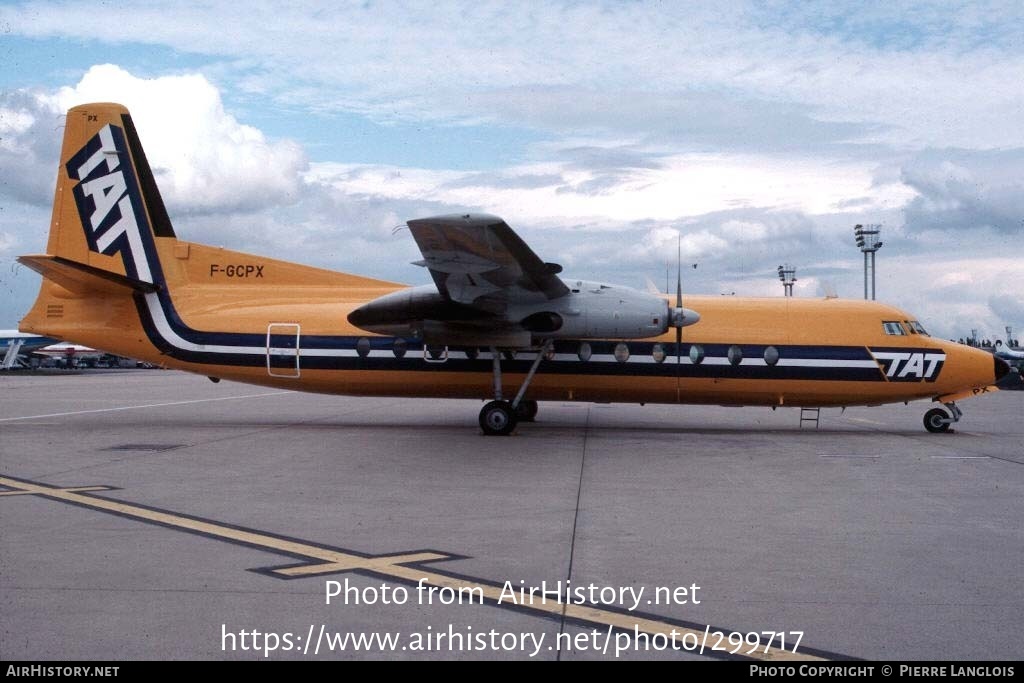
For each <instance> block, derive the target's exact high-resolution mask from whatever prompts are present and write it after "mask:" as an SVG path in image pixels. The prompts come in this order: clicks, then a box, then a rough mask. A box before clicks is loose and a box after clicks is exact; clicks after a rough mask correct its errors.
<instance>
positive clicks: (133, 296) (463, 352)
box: [19, 103, 1007, 434]
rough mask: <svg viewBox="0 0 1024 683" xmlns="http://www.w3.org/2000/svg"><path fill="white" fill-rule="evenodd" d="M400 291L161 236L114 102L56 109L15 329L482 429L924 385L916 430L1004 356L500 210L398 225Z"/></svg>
mask: <svg viewBox="0 0 1024 683" xmlns="http://www.w3.org/2000/svg"><path fill="white" fill-rule="evenodd" d="M407 225H408V228H409V230H410V232H411V233H412V237H413V238H414V239H415V240H416V244H417V245H418V246H419V249H420V252H421V253H422V256H423V259H422V260H421V261H418V262H417V265H421V266H424V267H426V268H427V269H428V270H429V271H430V275H431V277H432V278H433V284H432V285H426V286H419V287H407V286H404V285H400V284H396V283H392V282H385V281H382V280H375V279H371V278H367V277H361V276H358V275H352V274H348V273H340V272H333V271H328V270H322V269H318V268H311V267H308V266H302V265H298V264H293V263H287V262H284V261H280V260H275V259H271V258H266V257H263V256H254V255H250V254H242V253H239V252H234V251H229V250H226V249H221V248H214V247H210V246H205V245H202V244H196V243H192V242H186V241H184V240H180V239H178V238H177V237H176V236H175V234H174V230H173V229H172V227H171V222H170V219H169V218H168V215H167V211H166V210H165V208H164V204H163V201H162V200H161V198H160V193H159V191H158V190H157V186H156V183H155V181H154V178H153V173H152V171H151V169H150V167H149V164H148V163H147V161H146V157H145V154H144V153H143V150H142V145H141V143H140V141H139V137H138V134H137V133H136V130H135V127H134V125H133V123H132V119H131V117H130V116H129V114H128V111H127V110H126V109H125V108H124V107H122V106H120V105H116V104H107V103H102V104H87V105H82V106H78V107H75V108H73V109H71V110H70V111H69V112H68V115H67V125H66V129H65V133H64V143H63V148H62V151H61V159H60V167H59V171H58V177H57V187H56V194H55V199H54V207H53V219H52V222H51V225H50V235H49V242H48V244H47V249H46V252H47V253H46V254H44V255H33V256H23V257H21V258H20V259H19V261H20V262H21V263H23V264H25V265H26V266H28V267H29V268H32V269H33V270H35V271H37V272H39V273H40V274H41V275H42V276H43V283H42V286H41V288H40V291H39V296H38V298H37V300H36V302H35V305H34V306H33V307H32V310H31V311H29V313H28V314H27V315H26V316H25V319H24V320H22V321H21V325H20V328H21V330H22V331H25V332H34V333H37V334H45V335H48V336H51V337H57V338H60V339H67V340H69V341H73V342H76V343H79V344H86V345H89V346H93V347H95V348H101V349H104V350H106V351H109V352H112V353H115V354H118V355H122V356H128V357H132V358H138V359H141V360H146V361H149V362H152V363H156V364H160V365H163V366H166V367H170V368H178V369H182V370H188V371H191V372H197V373H201V374H203V375H206V376H208V377H210V378H213V379H220V378H224V379H231V380H236V381H240V382H250V383H254V384H263V385H269V386H274V387H282V388H287V389H299V390H308V391H315V392H322V393H329V394H350V395H364V396H415V397H434V398H479V399H485V400H488V399H489V402H487V403H486V404H485V405H484V407H483V409H482V410H481V411H480V416H479V422H480V427H481V429H482V430H483V432H484V433H485V434H508V433H510V432H512V431H513V429H515V427H516V425H517V423H518V422H521V421H527V420H533V418H534V416H535V414H536V412H537V401H538V400H542V401H543V400H558V401H601V402H637V403H646V402H654V403H680V404H688V403H694V404H697V403H704V404H721V405H748V406H753V405H759V406H804V407H823V406H852V405H878V404H884V403H893V402H906V401H912V400H917V399H930V400H932V401H936V402H938V403H939V404H944V405H945V406H946V408H947V409H948V410H947V409H943V408H941V407H936V408H933V409H932V410H929V411H928V412H927V414H926V415H925V418H924V423H925V426H926V427H927V428H928V430H930V431H933V432H935V431H946V430H948V429H949V425H950V424H952V423H953V422H956V421H958V420H959V419H960V416H961V412H960V410H959V408H958V407H957V405H956V401H958V400H960V399H963V398H966V397H969V396H973V395H976V394H979V393H984V392H987V391H991V390H992V389H991V388H990V386H991V385H992V384H993V383H994V382H995V381H996V380H998V379H999V378H1000V377H1001V376H1002V375H1004V374H1005V373H1006V372H1007V366H1006V363H1004V362H1003V361H1002V360H999V359H994V358H993V357H992V355H991V354H988V353H985V352H983V351H979V350H977V349H972V348H969V347H967V346H963V345H960V344H955V343H951V342H946V341H942V340H939V339H935V338H933V337H931V336H929V335H928V334H927V333H926V332H925V330H924V328H923V327H922V326H921V325H920V324H919V323H918V322H917V321H916V320H915V319H914V317H913V316H911V315H908V314H907V313H904V312H903V311H900V310H898V309H895V308H892V307H890V306H884V305H881V304H877V303H874V302H866V301H847V300H840V299H822V300H807V299H795V298H777V299H747V298H739V297H697V296H687V297H686V306H685V307H684V306H683V300H682V296H681V292H680V291H679V287H678V285H677V292H676V295H675V297H674V299H673V298H672V297H670V296H660V295H656V294H651V293H648V292H644V291H638V290H634V289H630V288H627V287H620V286H615V285H607V284H603V283H599V282H587V281H582V280H573V279H569V278H566V277H561V276H560V272H561V267H560V266H558V265H557V264H554V263H545V262H544V261H542V260H541V259H540V258H539V257H538V256H537V255H536V254H535V253H534V252H533V251H532V250H531V249H530V247H529V246H527V245H526V243H525V242H523V240H522V239H520V237H519V236H518V235H517V234H516V233H515V232H513V231H512V229H511V228H509V226H508V225H506V224H505V222H504V221H502V220H501V219H500V218H497V217H494V216H488V215H481V214H467V215H449V216H437V217H433V218H420V219H416V220H410V221H408V223H407Z"/></svg>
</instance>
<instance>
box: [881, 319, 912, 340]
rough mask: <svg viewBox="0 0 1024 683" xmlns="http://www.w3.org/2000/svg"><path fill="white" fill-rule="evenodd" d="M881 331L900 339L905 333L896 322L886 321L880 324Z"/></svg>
mask: <svg viewBox="0 0 1024 683" xmlns="http://www.w3.org/2000/svg"><path fill="white" fill-rule="evenodd" d="M882 329H884V330H885V333H886V334H888V335H891V336H894V337H902V336H904V335H906V334H907V333H906V331H904V329H903V325H900V324H899V321H896V320H886V321H883V322H882Z"/></svg>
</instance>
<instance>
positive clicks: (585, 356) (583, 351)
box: [576, 342, 591, 363]
mask: <svg viewBox="0 0 1024 683" xmlns="http://www.w3.org/2000/svg"><path fill="white" fill-rule="evenodd" d="M590 354H591V350H590V344H589V343H588V342H580V350H579V351H577V352H576V355H577V356H579V359H580V360H581V361H583V362H584V363H586V362H587V361H588V360H590Z"/></svg>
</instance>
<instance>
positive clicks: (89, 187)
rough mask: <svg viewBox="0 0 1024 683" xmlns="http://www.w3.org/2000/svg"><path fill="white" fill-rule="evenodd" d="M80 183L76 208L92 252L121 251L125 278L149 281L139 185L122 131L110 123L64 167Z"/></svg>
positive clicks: (151, 279)
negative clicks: (141, 225) (126, 275)
mask: <svg viewBox="0 0 1024 683" xmlns="http://www.w3.org/2000/svg"><path fill="white" fill-rule="evenodd" d="M66 168H67V172H68V176H69V177H70V178H72V179H74V180H78V181H80V182H79V183H78V185H76V186H75V188H74V195H75V204H76V205H77V206H78V215H79V218H81V220H82V227H83V228H84V229H85V236H86V239H87V240H88V242H89V248H90V249H91V250H92V251H96V252H99V253H101V254H105V255H107V256H113V255H114V254H116V253H118V252H122V256H123V258H124V265H125V270H126V271H127V274H128V276H129V277H133V278H136V279H138V280H142V281H143V282H147V283H152V282H153V275H152V272H151V271H150V268H149V264H148V263H147V259H146V258H145V253H146V251H145V245H144V244H143V237H142V232H141V230H140V222H144V221H145V214H144V213H143V212H142V199H141V196H140V194H139V188H138V183H137V182H136V179H135V173H134V170H133V169H132V166H131V160H130V159H129V157H128V153H127V151H126V145H125V138H124V132H123V131H122V130H121V129H120V128H118V127H117V126H112V125H110V124H109V123H108V124H107V125H105V126H103V128H101V129H100V131H99V132H98V133H97V134H96V135H94V136H93V137H92V139H91V140H89V142H87V143H86V144H85V146H84V147H83V148H82V149H81V150H79V151H78V153H77V154H75V156H73V157H71V159H70V160H69V161H68V163H67V164H66Z"/></svg>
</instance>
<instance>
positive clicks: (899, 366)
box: [871, 349, 946, 382]
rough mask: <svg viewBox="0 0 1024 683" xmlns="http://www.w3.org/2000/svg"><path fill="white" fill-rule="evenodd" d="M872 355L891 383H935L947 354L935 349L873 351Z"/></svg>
mask: <svg viewBox="0 0 1024 683" xmlns="http://www.w3.org/2000/svg"><path fill="white" fill-rule="evenodd" d="M871 355H873V356H874V357H875V360H876V361H878V364H879V365H881V366H882V370H884V371H885V376H886V378H887V379H888V380H889V381H890V382H920V381H922V380H924V381H928V382H934V381H935V380H937V379H938V378H939V373H941V372H942V364H943V363H945V362H946V354H945V353H943V352H941V351H935V350H933V349H871Z"/></svg>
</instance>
